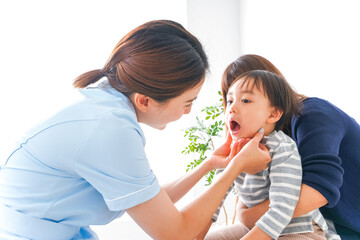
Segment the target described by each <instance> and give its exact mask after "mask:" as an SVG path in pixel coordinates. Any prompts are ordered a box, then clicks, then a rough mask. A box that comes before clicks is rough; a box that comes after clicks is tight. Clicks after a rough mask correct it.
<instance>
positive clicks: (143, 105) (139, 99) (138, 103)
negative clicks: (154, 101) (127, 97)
mask: <svg viewBox="0 0 360 240" xmlns="http://www.w3.org/2000/svg"><path fill="white" fill-rule="evenodd" d="M149 101H150V98H149V97H147V96H145V95H143V94H140V93H134V95H133V101H132V102H133V104H134V105H135V107H136V108H137V109H138V110H140V111H142V112H147V111H148V110H149Z"/></svg>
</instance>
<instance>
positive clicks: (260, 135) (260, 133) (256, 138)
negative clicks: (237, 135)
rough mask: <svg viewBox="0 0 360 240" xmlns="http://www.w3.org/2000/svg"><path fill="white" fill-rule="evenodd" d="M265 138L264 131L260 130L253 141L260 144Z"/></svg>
mask: <svg viewBox="0 0 360 240" xmlns="http://www.w3.org/2000/svg"><path fill="white" fill-rule="evenodd" d="M263 136H264V129H263V128H260V129H259V131H258V132H257V133H256V134H255V136H254V137H253V140H255V141H256V142H258V143H259V142H260V141H261V139H262V138H263Z"/></svg>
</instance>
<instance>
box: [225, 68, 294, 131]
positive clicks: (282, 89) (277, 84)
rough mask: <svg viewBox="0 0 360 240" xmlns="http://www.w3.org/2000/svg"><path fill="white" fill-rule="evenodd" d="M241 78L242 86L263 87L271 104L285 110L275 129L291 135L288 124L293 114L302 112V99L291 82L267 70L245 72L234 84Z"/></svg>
mask: <svg viewBox="0 0 360 240" xmlns="http://www.w3.org/2000/svg"><path fill="white" fill-rule="evenodd" d="M239 80H241V87H243V86H245V87H249V88H253V87H256V88H257V89H261V87H262V89H263V92H264V95H265V96H266V97H267V98H268V99H269V101H270V104H271V106H273V107H277V108H279V109H281V110H282V111H283V114H282V116H281V118H280V119H279V121H278V122H277V123H276V125H275V130H282V131H283V132H284V133H285V134H287V135H289V136H291V129H289V127H288V126H289V125H290V122H291V118H292V116H293V115H295V116H298V115H299V114H300V106H301V99H300V98H299V96H298V94H297V93H296V92H295V91H294V90H293V89H292V88H291V86H290V85H289V83H288V82H287V81H286V80H285V79H284V78H282V77H281V76H279V75H277V74H275V73H272V72H269V71H265V70H253V71H249V72H245V73H243V74H241V75H240V76H239V77H237V78H236V79H235V80H234V81H233V83H232V84H234V83H235V82H237V81H239ZM232 84H231V85H232Z"/></svg>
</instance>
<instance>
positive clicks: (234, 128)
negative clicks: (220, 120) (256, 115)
mask: <svg viewBox="0 0 360 240" xmlns="http://www.w3.org/2000/svg"><path fill="white" fill-rule="evenodd" d="M229 126H230V131H231V132H232V134H235V133H237V132H238V131H240V129H241V127H240V124H238V123H237V122H236V121H234V120H231V121H230V124H229Z"/></svg>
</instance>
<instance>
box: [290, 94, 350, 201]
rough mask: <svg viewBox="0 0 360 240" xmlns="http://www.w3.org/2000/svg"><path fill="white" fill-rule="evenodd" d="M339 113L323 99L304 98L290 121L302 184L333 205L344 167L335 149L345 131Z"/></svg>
mask: <svg viewBox="0 0 360 240" xmlns="http://www.w3.org/2000/svg"><path fill="white" fill-rule="evenodd" d="M345 128H346V125H345V124H344V121H343V119H342V116H341V114H340V113H339V112H338V111H337V109H335V108H333V107H332V105H331V104H329V103H327V102H325V101H323V100H316V99H315V100H313V101H312V100H309V101H307V100H305V101H304V109H303V113H302V114H301V116H300V117H298V118H294V119H293V121H292V137H293V139H294V140H295V142H296V143H297V145H298V149H299V153H300V156H301V160H302V167H303V180H302V181H303V183H304V184H306V185H308V186H310V187H312V188H314V189H316V190H317V191H319V192H320V193H321V194H322V195H323V196H324V197H325V198H326V199H327V201H328V204H327V205H326V206H327V207H334V206H335V205H336V204H337V202H338V200H339V198H340V187H341V185H342V183H343V174H344V170H343V168H342V166H341V163H342V162H341V161H342V160H341V159H340V157H339V149H340V144H341V140H342V138H343V136H344V134H345V132H346V129H345Z"/></svg>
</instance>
